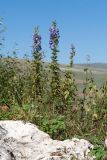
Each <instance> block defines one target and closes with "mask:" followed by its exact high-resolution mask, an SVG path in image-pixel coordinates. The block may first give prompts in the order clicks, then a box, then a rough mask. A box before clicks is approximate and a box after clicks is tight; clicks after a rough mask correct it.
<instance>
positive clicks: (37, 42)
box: [33, 29, 42, 52]
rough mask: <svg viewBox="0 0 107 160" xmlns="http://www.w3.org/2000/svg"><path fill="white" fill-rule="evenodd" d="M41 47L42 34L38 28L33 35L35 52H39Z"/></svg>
mask: <svg viewBox="0 0 107 160" xmlns="http://www.w3.org/2000/svg"><path fill="white" fill-rule="evenodd" d="M41 49H42V48H41V36H40V35H39V34H38V30H37V29H36V30H35V33H34V35H33V52H39V51H40V50H41Z"/></svg>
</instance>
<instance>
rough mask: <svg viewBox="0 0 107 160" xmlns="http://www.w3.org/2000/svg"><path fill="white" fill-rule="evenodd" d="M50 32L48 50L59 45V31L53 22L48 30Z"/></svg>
mask: <svg viewBox="0 0 107 160" xmlns="http://www.w3.org/2000/svg"><path fill="white" fill-rule="evenodd" d="M49 31H50V41H49V45H50V48H51V49H53V48H54V46H57V45H58V43H59V37H60V35H59V29H58V28H57V26H56V22H53V24H52V27H51V28H50V29H49Z"/></svg>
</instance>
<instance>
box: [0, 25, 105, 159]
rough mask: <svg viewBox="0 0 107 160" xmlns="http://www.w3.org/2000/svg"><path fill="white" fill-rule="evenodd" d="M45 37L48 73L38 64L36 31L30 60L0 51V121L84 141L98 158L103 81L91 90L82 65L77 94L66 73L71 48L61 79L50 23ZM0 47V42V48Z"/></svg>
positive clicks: (56, 41)
mask: <svg viewBox="0 0 107 160" xmlns="http://www.w3.org/2000/svg"><path fill="white" fill-rule="evenodd" d="M0 27H2V23H0ZM0 29H1V28H0ZM2 32H3V30H1V31H0V36H1V37H2ZM49 32H50V42H49V45H50V50H51V63H50V64H49V66H48V68H46V67H45V65H44V60H43V51H42V44H41V40H42V39H41V36H40V34H39V29H38V28H36V29H35V31H34V36H33V51H32V57H33V58H32V59H28V58H24V59H23V60H20V58H18V57H17V53H16V52H15V51H14V52H13V55H11V56H4V55H3V54H2V51H0V52H1V56H0V120H6V119H11V120H24V121H30V122H32V123H34V124H36V125H38V126H39V128H40V129H41V130H43V131H45V132H47V133H49V134H50V136H51V137H52V138H53V139H61V140H63V139H67V138H72V137H81V138H85V139H87V140H89V141H90V142H91V143H93V144H95V146H96V148H97V149H96V150H94V151H93V153H94V154H96V155H98V156H99V157H100V158H99V157H98V159H101V156H102V153H103V152H104V153H105V150H104V149H103V148H102V146H103V143H104V139H105V137H106V135H107V81H105V82H104V84H103V85H102V86H101V87H100V88H97V85H96V82H95V80H94V77H93V74H92V72H91V70H90V69H89V68H88V66H86V67H85V68H84V77H85V79H84V82H83V84H82V85H83V88H82V91H81V93H80V91H79V90H78V87H77V83H76V79H75V74H74V72H73V71H72V68H73V65H74V64H73V58H74V56H75V54H76V51H75V47H74V46H73V45H72V46H71V49H70V54H69V56H70V64H69V66H68V68H70V69H69V70H65V71H63V75H62V73H61V72H62V71H61V69H60V67H59V64H58V57H57V56H58V53H59V50H58V44H59V38H60V35H59V30H58V27H57V24H56V22H53V23H52V25H51V27H50V30H49ZM1 37H0V39H1ZM2 45H3V42H2V40H1V41H0V46H1V48H2ZM22 62H24V65H21V64H22ZM99 150H100V151H101V154H100V153H99ZM99 154H100V155H99Z"/></svg>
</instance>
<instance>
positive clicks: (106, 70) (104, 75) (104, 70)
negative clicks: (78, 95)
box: [1, 58, 107, 89]
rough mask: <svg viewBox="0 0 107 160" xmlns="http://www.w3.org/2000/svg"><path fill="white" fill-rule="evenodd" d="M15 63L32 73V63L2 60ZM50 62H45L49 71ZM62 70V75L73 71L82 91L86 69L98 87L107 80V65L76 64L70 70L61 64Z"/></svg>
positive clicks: (22, 60) (19, 60)
mask: <svg viewBox="0 0 107 160" xmlns="http://www.w3.org/2000/svg"><path fill="white" fill-rule="evenodd" d="M8 60H9V61H14V62H16V65H17V66H18V67H19V68H20V69H21V70H22V72H27V71H30V69H31V61H27V60H25V59H11V58H10V59H7V58H2V59H1V61H3V62H5V61H8ZM49 65H50V63H49V62H44V68H46V69H47V70H48V69H49ZM59 66H60V69H61V71H62V73H64V72H65V71H67V70H71V69H72V71H73V72H74V74H75V77H76V82H77V84H78V87H79V88H80V89H81V88H82V87H83V83H84V81H85V74H84V68H86V67H88V68H89V70H91V72H92V76H93V77H94V80H95V82H96V84H97V85H98V87H100V86H101V85H102V84H103V83H104V82H105V81H106V80H107V63H91V64H89V65H88V66H87V64H74V66H73V68H70V67H69V65H66V64H60V65H59Z"/></svg>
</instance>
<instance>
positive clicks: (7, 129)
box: [0, 121, 93, 160]
mask: <svg viewBox="0 0 107 160" xmlns="http://www.w3.org/2000/svg"><path fill="white" fill-rule="evenodd" d="M92 148H93V145H92V144H90V143H89V142H88V141H86V140H84V139H80V140H79V139H77V138H73V139H71V140H70V139H68V140H65V141H59V140H52V139H51V138H50V136H49V135H48V134H46V133H44V132H42V131H40V130H39V129H38V128H37V126H35V125H33V124H31V123H25V122H22V121H0V160H74V159H73V158H75V160H76V159H77V160H93V157H91V156H89V152H90V150H91V149H92Z"/></svg>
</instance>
